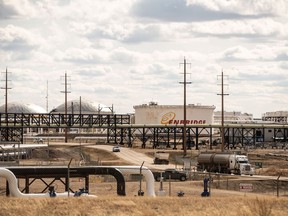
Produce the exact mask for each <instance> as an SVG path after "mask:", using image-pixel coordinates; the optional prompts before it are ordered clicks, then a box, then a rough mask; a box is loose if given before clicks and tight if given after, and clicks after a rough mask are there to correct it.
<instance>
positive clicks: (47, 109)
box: [46, 80, 49, 113]
mask: <svg viewBox="0 0 288 216" xmlns="http://www.w3.org/2000/svg"><path fill="white" fill-rule="evenodd" d="M48 97H49V95H48V80H47V85H46V112H47V113H48V112H49V107H48V103H49V100H48Z"/></svg>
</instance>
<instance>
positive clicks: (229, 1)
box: [0, 0, 288, 117]
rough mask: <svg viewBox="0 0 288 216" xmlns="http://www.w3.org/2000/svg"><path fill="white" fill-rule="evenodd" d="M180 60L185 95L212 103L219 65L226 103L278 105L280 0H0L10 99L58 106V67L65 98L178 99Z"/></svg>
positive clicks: (124, 107) (266, 108) (217, 100)
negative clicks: (185, 76)
mask: <svg viewBox="0 0 288 216" xmlns="http://www.w3.org/2000/svg"><path fill="white" fill-rule="evenodd" d="M184 58H185V59H186V61H187V63H188V64H187V81H189V82H192V84H190V85H187V103H189V104H202V105H215V106H216V110H221V97H220V96H219V95H217V94H219V93H220V90H221V88H220V83H221V79H220V77H219V75H221V71H222V70H223V73H224V75H225V77H224V83H225V93H226V94H229V96H225V110H226V111H241V112H243V113H245V112H247V113H251V114H253V115H254V117H261V115H262V114H263V113H265V112H270V111H279V110H282V111H287V110H288V106H287V105H288V73H287V72H288V61H287V60H288V1H287V0H277V1H275V0H245V1H243V0H0V69H1V72H2V73H1V83H0V85H1V88H3V87H5V82H4V80H5V76H4V75H5V73H4V72H5V70H6V67H7V68H8V72H9V73H8V80H9V82H8V87H9V88H11V89H9V91H8V100H9V101H10V102H12V101H18V102H23V103H34V104H36V105H39V106H42V107H43V108H45V109H46V102H47V99H46V95H47V93H48V106H49V107H48V109H49V110H51V109H52V108H55V107H57V106H58V105H59V104H61V103H63V102H64V94H63V93H61V92H63V91H64V76H65V73H66V74H67V77H68V84H69V86H68V91H69V92H71V93H69V94H68V100H78V99H79V98H80V96H81V98H82V100H88V101H94V102H96V103H99V104H105V105H106V106H111V105H112V104H113V106H114V109H115V111H116V112H117V113H131V112H134V109H133V106H134V105H140V104H144V103H149V102H150V101H155V102H158V104H161V105H162V104H163V105H181V104H183V85H182V84H180V83H179V82H181V81H183V70H184V67H183V62H184ZM47 82H48V85H47ZM47 86H48V88H47ZM47 89H48V90H47ZM1 92H2V93H1V94H0V100H1V101H2V103H0V104H1V105H2V104H4V98H5V96H4V95H5V91H4V90H3V89H1Z"/></svg>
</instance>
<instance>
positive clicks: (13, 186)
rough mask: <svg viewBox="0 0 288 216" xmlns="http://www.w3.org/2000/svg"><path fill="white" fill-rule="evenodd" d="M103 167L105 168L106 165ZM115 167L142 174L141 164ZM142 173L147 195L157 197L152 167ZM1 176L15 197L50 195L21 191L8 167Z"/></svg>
mask: <svg viewBox="0 0 288 216" xmlns="http://www.w3.org/2000/svg"><path fill="white" fill-rule="evenodd" d="M95 168H99V166H97V167H95ZM102 168H105V166H104V167H102ZM110 168H111V167H110ZM113 168H115V169H117V170H119V171H120V172H121V173H122V174H140V169H141V167H140V166H113ZM35 169H37V168H35ZM142 174H143V176H144V177H145V181H146V192H147V196H151V197H155V196H156V195H155V190H154V183H155V180H154V176H153V173H152V172H151V170H150V169H148V168H147V167H145V166H143V167H142ZM0 177H4V178H6V179H7V181H8V183H9V190H10V194H11V196H15V197H49V196H50V193H46V194H45V193H39V194H24V193H21V192H20V190H19V189H18V186H17V178H16V177H15V175H14V174H13V172H11V171H10V170H8V169H5V168H0ZM70 195H71V196H74V193H70ZM56 196H57V197H58V196H60V197H61V196H62V197H67V196H68V192H64V193H56ZM87 196H92V197H95V196H93V195H87Z"/></svg>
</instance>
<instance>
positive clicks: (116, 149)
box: [112, 146, 120, 152]
mask: <svg viewBox="0 0 288 216" xmlns="http://www.w3.org/2000/svg"><path fill="white" fill-rule="evenodd" d="M112 151H113V152H120V147H119V146H114V147H113V148H112Z"/></svg>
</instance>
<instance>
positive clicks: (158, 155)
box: [154, 151, 169, 164]
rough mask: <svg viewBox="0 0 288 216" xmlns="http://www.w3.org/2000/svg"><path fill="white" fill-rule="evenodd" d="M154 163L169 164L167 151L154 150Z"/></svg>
mask: <svg viewBox="0 0 288 216" xmlns="http://www.w3.org/2000/svg"><path fill="white" fill-rule="evenodd" d="M154 164H169V153H166V152H164V151H157V152H155V155H154Z"/></svg>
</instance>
